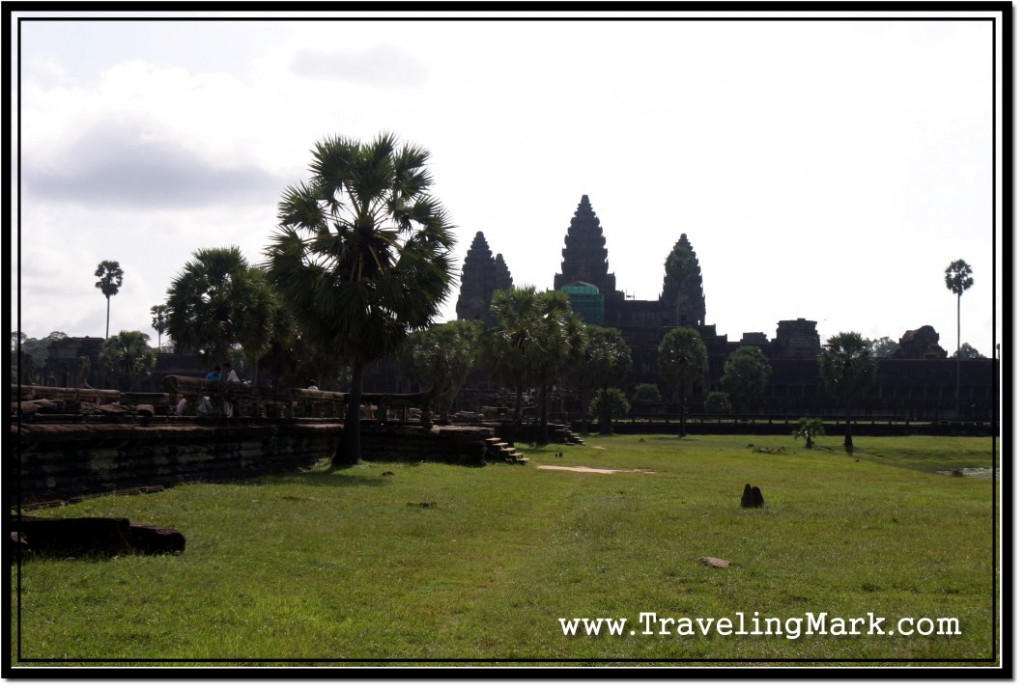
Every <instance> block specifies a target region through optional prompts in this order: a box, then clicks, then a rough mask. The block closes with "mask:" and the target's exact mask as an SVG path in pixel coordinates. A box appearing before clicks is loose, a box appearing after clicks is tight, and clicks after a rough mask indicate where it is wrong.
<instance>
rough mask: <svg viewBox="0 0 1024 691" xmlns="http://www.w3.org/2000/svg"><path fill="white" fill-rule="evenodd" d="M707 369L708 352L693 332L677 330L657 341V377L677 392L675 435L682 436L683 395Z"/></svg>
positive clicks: (684, 396) (684, 428) (684, 329)
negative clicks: (660, 377) (678, 408)
mask: <svg viewBox="0 0 1024 691" xmlns="http://www.w3.org/2000/svg"><path fill="white" fill-rule="evenodd" d="M707 367H708V351H707V347H705V345H704V341H703V340H702V339H701V337H700V334H699V333H697V330H696V329H690V328H685V327H677V328H675V329H672V330H671V331H669V332H668V333H667V334H665V337H664V338H662V339H661V344H660V345H659V346H658V369H659V370H660V371H661V376H663V377H664V378H665V379H666V380H668V382H669V384H670V385H671V386H672V387H673V388H675V389H677V390H678V391H679V396H680V402H681V410H680V415H679V436H680V437H685V436H686V412H687V410H686V394H687V391H688V390H689V389H690V388H692V386H693V384H694V381H695V380H696V379H697V377H699V376H701V375H702V374H704V372H705V371H706V370H707Z"/></svg>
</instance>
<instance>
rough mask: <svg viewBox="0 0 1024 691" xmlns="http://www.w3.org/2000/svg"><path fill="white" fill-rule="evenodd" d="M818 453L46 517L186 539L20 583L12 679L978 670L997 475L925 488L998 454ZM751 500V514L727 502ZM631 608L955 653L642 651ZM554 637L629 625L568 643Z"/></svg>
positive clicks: (623, 461)
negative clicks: (854, 626)
mask: <svg viewBox="0 0 1024 691" xmlns="http://www.w3.org/2000/svg"><path fill="white" fill-rule="evenodd" d="M829 441H835V440H832V439H828V438H826V439H825V440H823V441H822V442H821V445H820V446H819V447H817V448H815V449H812V450H806V449H804V448H802V446H801V445H800V443H799V442H795V441H794V440H793V439H792V438H787V437H756V438H755V437H724V436H723V437H693V436H691V437H688V438H686V439H683V440H680V439H677V438H675V437H671V436H647V437H644V438H641V437H636V436H623V437H618V436H611V437H600V436H592V437H590V438H589V439H588V442H587V445H586V446H582V447H563V446H551V447H547V448H545V449H528V450H527V453H528V455H529V456H530V458H531V459H532V462H531V464H530V465H528V466H525V467H523V466H506V465H495V466H488V467H485V468H462V467H457V466H448V465H441V464H395V463H390V464H384V463H363V464H360V465H359V466H357V467H355V468H352V469H348V470H343V471H326V472H318V473H306V474H295V475H287V476H274V477H265V478H260V479H256V480H252V481H244V482H236V483H221V484H190V485H182V486H178V487H175V488H173V489H170V490H168V491H166V492H163V493H160V494H155V495H143V496H110V497H105V498H102V499H95V500H90V501H87V502H83V503H79V504H72V505H68V506H65V507H60V508H56V509H50V510H47V511H45V512H40V513H45V514H47V515H54V516H83V515H90V516H103V515H108V516H126V517H129V518H131V519H132V520H134V521H137V522H144V523H155V524H159V525H167V526H173V527H175V528H177V529H179V530H181V531H182V532H183V533H184V534H185V535H186V537H187V540H188V544H187V547H186V550H185V552H184V553H182V554H180V555H174V556H160V557H145V556H125V557H120V558H117V559H113V560H98V559H77V560H55V559H32V560H29V561H27V562H25V563H24V564H23V565H22V566H21V567H20V571H19V569H18V567H14V568H13V569H12V582H13V584H14V588H15V590H16V592H15V593H14V598H15V599H14V604H15V605H16V607H15V608H14V613H13V619H12V626H13V629H12V630H13V631H14V633H15V635H14V637H13V639H14V640H13V647H14V649H13V655H14V656H13V658H12V659H13V660H14V662H15V664H17V663H18V661H19V660H26V661H27V660H46V661H48V662H49V663H50V664H52V663H53V662H58V661H60V660H65V659H67V660H71V661H74V660H84V659H98V660H104V661H112V660H119V659H121V660H125V659H130V660H135V661H139V660H157V659H159V660H178V661H185V660H189V661H197V663H201V662H200V661H203V660H228V659H230V660H253V661H256V660H264V661H266V660H282V659H298V660H317V659H319V660H325V661H328V662H325V664H338V663H340V661H342V660H346V659H373V660H401V659H407V660H408V659H416V660H421V661H432V660H437V661H443V660H454V659H459V660H466V659H483V660H493V659H499V660H508V659H517V660H537V659H544V660H552V661H554V660H564V661H574V660H576V661H585V660H639V659H643V660H655V661H656V660H694V661H701V660H706V659H715V660H719V659H742V660H764V661H778V660H836V659H853V660H863V661H865V663H866V664H870V661H872V660H894V659H898V660H901V661H906V662H908V663H912V662H913V661H915V660H926V659H930V660H965V661H978V660H986V659H990V658H991V657H992V656H993V646H994V641H993V619H992V617H993V597H994V595H993V577H992V574H993V569H994V564H993V562H992V559H993V512H992V496H993V491H992V478H991V476H989V477H987V478H986V477H966V478H954V477H950V476H948V475H945V476H944V475H940V474H938V473H936V472H923V470H922V469H929V470H934V469H952V468H959V467H970V468H975V467H984V466H986V465H987V466H988V467H991V465H992V459H991V447H992V443H991V440H987V439H969V438H925V437H899V438H864V437H862V438H858V439H855V442H856V443H857V449H856V450H855V452H854V453H853V454H852V455H848V454H846V453H845V452H844V451H843V450H842V448H841V440H840V441H839V442H838V444H837V446H836V448H835V449H831V448H828V447H827V446H826V444H827V443H828V442H829ZM780 446H785V449H784V450H783V451H781V452H779V453H760V452H759V449H762V448H764V449H772V448H774V447H780ZM556 452H561V453H562V454H563V455H562V456H556V455H555V454H556ZM540 464H552V465H566V466H573V465H587V466H592V467H605V468H645V469H651V470H653V471H655V472H652V473H623V474H615V475H599V474H592V473H591V474H584V473H573V472H566V471H549V470H539V469H537V468H536V467H535V466H536V465H540ZM386 471H391V472H393V473H394V474H393V475H385V474H384V473H385V472H386ZM745 483H751V484H753V485H758V486H759V487H761V489H762V491H763V492H764V495H765V498H766V500H767V502H768V506H767V507H766V508H765V509H760V510H750V509H747V510H745V509H741V508H740V505H739V500H740V495H741V494H742V490H743V485H744V484H745ZM421 503H427V504H428V508H424V507H422V506H421ZM701 556H716V557H720V558H723V559H727V560H729V561H731V562H733V566H732V567H731V568H729V569H712V568H709V567H707V566H704V565H702V564H700V563H699V562H698V561H697V560H698V558H699V557H701ZM19 586H20V591H19V590H18V587H19ZM641 612H658V613H659V615H661V616H668V617H673V618H680V617H732V618H733V619H734V620H735V619H736V614H735V613H737V612H743V613H744V614H745V616H746V617H747V618H748V620H749V618H750V617H752V616H753V613H754V612H758V613H760V616H761V617H780V618H786V617H790V616H798V617H804V616H805V613H806V612H814V613H817V612H827V613H828V615H829V616H830V617H832V616H834V617H857V616H864V615H865V614H866V613H868V612H874V613H876V614H877V615H878V616H883V617H886V618H887V620H888V622H890V623H895V621H896V619H898V618H900V617H957V618H958V619H959V622H960V628H961V631H962V634H961V635H959V636H948V635H944V636H912V637H903V636H846V637H832V636H807V637H802V638H799V639H796V640H788V639H787V638H785V637H783V636H736V635H734V636H720V635H711V636H703V635H699V634H698V635H695V636H686V637H683V636H676V635H668V636H662V635H659V634H655V635H643V634H640V633H639V631H640V630H641V629H640V628H639V620H638V617H639V614H640V613H641ZM19 614H20V619H19ZM563 617H564V618H571V617H601V618H603V617H611V618H619V617H626V618H628V619H629V620H630V621H629V624H628V625H627V632H626V633H627V635H624V636H610V635H607V634H605V635H601V636H586V635H582V634H578V635H576V636H565V635H563V633H562V630H561V627H560V624H559V618H563ZM887 628H888V627H887ZM629 629H633V630H637V631H638V634H637V635H635V636H630V635H628V630H629ZM68 664H74V663H73V662H69V663H68ZM136 664H137V662H136ZM975 664H977V662H975Z"/></svg>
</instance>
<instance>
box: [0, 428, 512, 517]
mask: <svg viewBox="0 0 1024 691" xmlns="http://www.w3.org/2000/svg"><path fill="white" fill-rule="evenodd" d="M367 427H369V429H364V430H363V432H362V435H361V442H362V458H363V459H364V460H367V461H411V462H416V461H434V462H446V463H457V464H463V465H482V464H483V462H484V456H485V450H486V443H485V442H484V440H485V439H486V438H487V437H489V436H492V435H493V431H492V430H490V429H487V428H476V427H474V428H450V429H449V428H434V429H433V430H425V429H421V428H417V427H410V426H402V427H399V426H389V427H388V428H387V429H386V431H385V430H382V429H379V428H376V429H374V427H376V426H375V425H372V424H371V425H367ZM13 428H14V429H13V430H12V431H13V432H15V433H16V435H17V442H18V449H17V450H18V453H17V454H16V456H15V457H14V459H13V462H14V463H16V467H17V472H16V473H15V478H16V482H13V483H11V484H12V485H13V486H12V487H11V488H10V489H9V490H8V491H9V492H11V493H12V499H13V501H14V503H16V504H17V503H18V502H19V500H20V502H32V501H42V500H47V499H62V498H71V497H78V496H84V495H89V494H97V493H104V492H111V491H115V490H119V489H126V488H136V487H148V486H163V487H168V486H171V485H175V484H179V483H182V482H190V481H199V480H204V481H209V480H229V479H240V478H245V477H252V476H255V475H262V474H270V473H278V472H294V471H296V470H297V469H299V468H303V467H308V466H311V465H313V464H314V463H316V462H317V461H318V460H319V459H321V458H324V457H329V456H331V455H333V453H334V450H335V447H336V446H337V443H338V439H339V436H340V434H341V429H342V426H341V425H340V424H338V423H326V422H325V423H317V422H311V421H291V422H289V421H280V420H277V421H269V420H252V421H246V420H230V421H222V422H220V423H218V422H213V421H211V422H209V423H206V424H203V423H199V422H193V421H189V422H185V423H182V424H157V423H155V422H154V423H152V424H149V425H138V424H127V423H109V424H104V423H95V424H91V423H73V424H48V423H32V424H24V423H23V424H21V425H17V424H15V425H13Z"/></svg>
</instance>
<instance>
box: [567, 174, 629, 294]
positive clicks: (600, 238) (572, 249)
mask: <svg viewBox="0 0 1024 691" xmlns="http://www.w3.org/2000/svg"><path fill="white" fill-rule="evenodd" d="M577 282H583V283H589V284H591V285H594V286H597V288H598V290H599V291H601V294H602V295H604V296H606V297H611V296H612V295H613V294H614V293H615V274H610V273H608V250H607V249H605V246H604V231H603V230H602V229H601V221H599V220H598V218H597V215H596V214H595V213H594V210H593V209H592V208H591V206H590V198H589V197H587V195H585V194H584V195H583V197H582V198H581V199H580V203H579V206H577V207H576V214H575V215H574V216H573V217H572V221H571V222H570V223H569V230H568V231H567V232H566V234H565V248H564V249H563V250H562V273H560V274H555V290H560V289H561V288H562V286H565V285H568V284H570V283H577Z"/></svg>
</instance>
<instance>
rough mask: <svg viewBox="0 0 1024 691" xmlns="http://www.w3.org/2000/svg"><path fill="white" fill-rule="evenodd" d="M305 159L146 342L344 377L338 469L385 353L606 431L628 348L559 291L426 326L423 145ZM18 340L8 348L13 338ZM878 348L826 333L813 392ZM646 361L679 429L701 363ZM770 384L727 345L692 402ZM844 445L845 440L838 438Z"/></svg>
mask: <svg viewBox="0 0 1024 691" xmlns="http://www.w3.org/2000/svg"><path fill="white" fill-rule="evenodd" d="M311 153H312V162H311V165H310V169H309V170H310V177H309V179H308V180H306V181H304V182H300V183H298V184H296V185H293V186H289V187H288V188H286V189H285V190H284V192H283V194H282V198H281V200H280V202H279V204H278V212H277V222H278V223H277V228H276V229H275V231H274V232H273V234H272V236H271V238H270V241H269V244H268V245H267V246H266V248H265V256H264V258H263V261H262V262H259V263H250V262H248V261H247V260H246V258H245V257H244V256H243V255H242V253H241V251H240V250H239V249H238V248H237V247H227V248H210V249H200V250H197V251H196V252H194V254H193V257H192V259H191V260H190V261H189V262H188V263H186V265H185V266H184V267H183V269H182V270H181V271H180V272H179V273H178V274H177V275H176V276H175V277H174V278H173V280H172V282H171V285H170V287H169V289H168V291H167V300H166V303H165V304H161V305H155V306H153V308H152V309H151V314H152V319H153V320H152V326H153V328H154V330H156V332H157V334H158V338H159V339H162V336H163V334H164V333H167V334H168V336H169V337H170V339H171V340H172V341H173V344H174V348H175V350H177V351H182V350H185V349H189V350H193V351H195V352H197V353H198V354H199V355H200V357H201V358H203V359H204V360H205V361H207V362H208V363H216V362H221V361H223V360H226V359H228V358H230V357H232V356H233V355H232V354H233V353H234V354H235V355H241V356H242V357H244V358H245V360H246V364H247V365H248V368H249V370H250V371H251V372H252V379H253V381H259V380H260V378H261V377H260V375H261V373H262V374H263V375H264V378H267V377H270V378H273V379H274V380H276V381H277V382H279V383H289V384H291V385H302V384H305V383H307V382H318V383H319V384H321V386H323V385H324V384H326V385H327V386H328V387H331V388H333V387H332V384H333V385H336V386H338V387H340V386H341V384H342V383H343V382H347V385H348V391H349V394H350V395H349V397H348V408H347V411H346V416H345V424H344V426H343V432H342V436H341V438H340V439H339V443H338V447H337V450H336V452H335V455H334V459H333V460H334V463H335V464H337V465H350V464H353V463H355V462H356V461H357V460H358V458H359V455H360V442H359V419H360V403H361V395H362V381H363V372H364V370H365V368H366V366H367V365H369V364H371V363H373V362H376V361H378V360H381V359H384V358H393V359H398V360H400V361H401V362H402V363H403V364H404V366H405V367H406V368H407V371H409V372H411V373H412V374H413V375H414V376H416V377H417V379H418V380H419V381H420V382H421V384H422V385H423V386H424V387H425V388H426V391H427V393H428V396H427V397H428V399H429V402H430V406H431V407H433V408H434V410H436V412H437V413H438V414H439V415H440V416H441V418H442V420H444V419H446V418H447V415H448V412H449V410H450V407H451V405H452V402H453V401H454V398H455V395H456V394H457V392H458V390H459V388H460V387H461V386H462V384H463V383H464V382H465V379H466V377H467V376H468V374H469V372H470V371H471V370H472V368H473V367H474V366H477V365H479V366H480V367H481V368H482V369H483V370H484V371H485V372H486V374H487V375H488V377H489V378H490V379H491V380H492V381H494V382H495V383H497V384H499V385H501V386H503V387H506V388H507V389H509V390H511V391H514V392H515V399H514V400H515V404H514V408H515V409H514V412H513V420H514V425H515V426H518V425H520V424H521V421H522V417H523V410H522V407H523V400H524V395H523V394H524V392H525V391H526V390H527V389H534V390H536V391H537V392H538V394H539V401H538V410H539V417H540V422H541V425H540V431H541V435H542V436H541V441H542V442H543V441H545V440H544V438H543V435H545V434H546V432H547V425H546V424H545V423H546V421H547V416H548V392H549V390H550V387H551V385H552V384H553V382H555V381H556V380H558V379H563V378H564V379H565V380H567V381H569V382H571V383H572V384H573V385H574V386H575V387H576V389H577V390H578V392H580V393H581V394H582V395H581V396H580V401H581V411H580V412H581V417H583V419H584V420H586V419H589V418H590V417H592V416H593V417H596V418H597V419H598V420H599V421H600V427H601V430H602V431H605V432H608V431H610V426H611V420H612V418H613V417H615V416H616V415H620V414H622V413H621V411H622V409H623V405H628V401H625V395H624V394H623V392H622V391H621V389H619V388H617V386H616V385H617V384H621V382H622V380H623V377H624V376H625V374H626V372H627V371H628V370H629V369H630V367H631V366H632V361H631V355H630V352H629V348H628V346H627V345H626V344H625V342H624V340H623V338H622V335H621V333H619V332H618V331H617V330H615V329H610V328H605V327H599V326H594V325H586V324H584V323H583V322H582V321H581V320H580V318H579V317H578V316H577V315H575V314H573V312H572V309H571V306H570V304H569V300H568V296H567V295H565V294H563V293H561V292H558V291H538V290H536V289H535V288H533V287H529V286H526V287H513V288H511V289H509V290H507V291H498V292H497V293H496V294H495V295H494V299H493V303H492V310H493V312H494V314H495V316H496V317H497V320H498V324H499V326H497V327H495V328H491V329H487V328H484V326H483V325H482V324H479V323H467V322H458V321H456V322H449V323H446V324H434V323H433V320H434V319H435V317H436V316H437V314H438V311H439V308H440V305H441V304H442V302H443V301H444V299H445V298H446V297H447V296H448V294H449V293H450V292H451V290H452V288H453V286H454V284H455V282H456V279H457V274H456V269H455V263H454V258H453V256H452V250H453V248H454V246H455V237H454V235H453V233H452V229H453V226H452V224H451V221H450V219H449V216H448V213H447V211H446V210H445V208H444V207H443V206H442V204H441V203H440V202H439V201H438V200H437V199H435V198H434V197H433V196H432V195H431V193H430V188H431V186H432V184H433V180H432V177H431V175H430V173H429V171H428V167H427V166H428V162H429V158H430V155H429V152H428V151H427V150H426V149H423V148H421V147H418V146H414V145H409V144H402V143H400V142H399V141H398V139H397V138H396V137H395V136H394V135H392V134H381V135H379V136H377V137H376V138H374V139H373V140H371V141H368V142H361V141H359V140H355V139H349V138H344V137H337V136H335V137H328V138H325V139H323V140H322V141H319V142H317V143H316V144H315V146H314V148H313V150H312V152H311ZM958 262H959V263H958ZM958 262H954V264H951V266H950V268H949V269H948V270H947V286H948V287H949V288H950V290H953V292H954V293H955V294H956V295H957V314H958V355H960V354H962V351H963V348H962V346H961V345H960V343H959V301H960V297H961V296H962V294H963V291H964V290H966V289H967V288H969V287H970V285H971V283H972V280H971V279H970V278H969V274H970V267H969V266H967V265H966V263H964V262H962V260H958ZM96 276H97V277H98V278H99V279H100V280H99V281H98V282H97V283H96V287H97V288H99V289H100V290H101V292H102V294H103V295H104V298H105V299H106V301H107V338H106V341H105V343H104V346H103V352H102V354H101V362H102V364H103V367H104V369H105V370H106V371H108V372H110V373H111V374H112V375H114V376H116V377H117V378H118V379H119V381H122V382H128V383H129V384H130V381H131V380H132V378H133V377H138V376H139V375H140V374H141V373H142V372H146V371H148V369H150V368H151V367H152V358H153V353H152V349H151V348H149V347H148V343H147V341H148V340H149V337H148V336H147V335H145V334H142V333H141V332H138V331H128V332H126V331H122V332H120V333H119V334H116V335H115V336H113V337H111V336H110V335H109V319H110V299H111V298H112V297H113V296H115V295H116V294H117V293H118V289H119V288H120V286H121V285H122V282H123V278H124V272H123V270H122V269H121V267H120V265H119V264H118V263H117V262H116V261H109V260H108V261H104V262H101V264H100V265H99V267H98V268H97V270H96ZM52 336H54V334H51V337H52ZM17 337H18V339H19V347H21V345H20V340H21V339H23V338H24V335H23V334H17ZM884 340H887V341H888V340H889V339H884ZM891 345H892V342H891V341H889V342H888V343H883V342H871V341H868V340H867V339H864V338H863V337H861V336H860V335H859V334H854V333H842V334H839V335H838V336H835V337H833V338H832V339H829V341H828V343H827V344H826V346H825V348H824V350H823V352H822V354H821V374H822V379H823V382H824V384H825V387H826V389H827V390H828V391H829V393H831V394H832V395H834V396H835V397H837V398H838V399H841V400H845V401H851V400H852V399H853V398H854V396H855V395H856V393H857V392H859V391H862V390H863V388H864V387H866V386H868V385H870V381H871V380H872V379H873V377H874V371H875V369H874V367H875V361H876V357H877V356H878V355H879V354H880V352H881V351H882V349H887V348H890V346H891ZM964 345H966V344H964ZM658 368H659V373H660V374H661V376H662V377H663V378H664V379H665V380H666V381H667V382H668V383H669V384H670V386H671V387H672V388H673V390H674V391H676V392H677V395H678V396H679V399H680V402H681V405H682V415H681V420H680V429H679V434H680V435H685V434H686V427H685V426H686V411H687V406H688V396H689V394H690V392H691V391H692V387H693V383H694V382H695V381H697V380H698V379H699V378H700V377H702V376H704V373H705V372H706V370H707V351H706V349H705V346H704V344H703V342H702V340H701V338H700V335H699V334H698V333H697V331H695V330H693V329H687V328H677V329H673V330H671V331H670V332H668V333H667V334H666V335H665V337H664V338H663V340H662V341H661V343H660V346H659V348H658ZM769 376H770V367H769V366H768V363H767V360H766V359H765V357H764V355H763V353H761V351H760V349H758V348H756V347H741V348H740V349H738V350H737V351H736V352H734V353H733V354H732V355H731V356H730V358H729V360H728V362H727V363H726V365H725V372H724V375H723V377H722V380H721V387H722V391H720V392H713V393H714V394H716V395H715V396H714V397H711V396H709V397H708V399H707V401H706V404H707V405H708V406H709V407H710V408H713V409H715V410H723V409H724V408H725V406H730V405H732V404H733V403H735V404H736V405H737V406H739V407H741V408H743V407H747V408H750V407H752V406H754V405H756V401H757V398H758V397H759V395H760V393H761V392H762V391H763V389H764V386H765V385H766V383H767V381H768V378H769ZM656 392H657V388H656V387H654V393H656ZM636 393H637V396H638V397H641V396H651V395H652V392H651V386H650V385H649V384H648V385H646V386H645V385H641V386H640V387H638V388H637V392H636ZM428 414H429V413H428ZM848 419H849V416H848ZM848 424H849V423H848ZM847 443H852V442H850V439H849V433H847Z"/></svg>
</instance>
